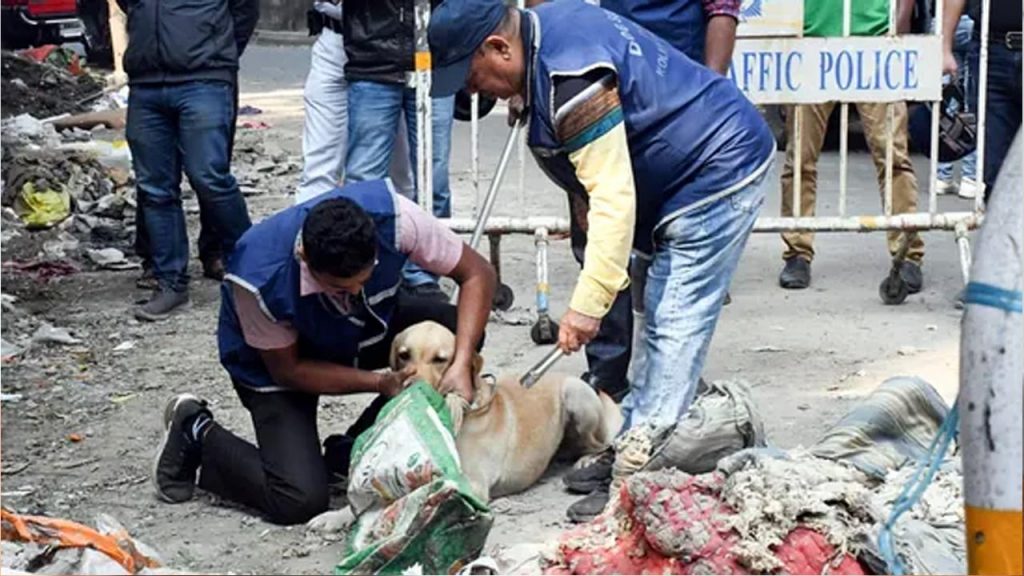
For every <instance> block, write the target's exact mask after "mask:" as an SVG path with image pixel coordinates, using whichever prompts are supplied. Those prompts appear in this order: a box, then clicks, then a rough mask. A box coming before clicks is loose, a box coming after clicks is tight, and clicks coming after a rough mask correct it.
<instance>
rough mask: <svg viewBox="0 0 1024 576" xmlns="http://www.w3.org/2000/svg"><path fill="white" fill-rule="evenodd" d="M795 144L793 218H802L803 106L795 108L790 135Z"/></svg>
mask: <svg viewBox="0 0 1024 576" xmlns="http://www.w3.org/2000/svg"><path fill="white" fill-rule="evenodd" d="M790 140H791V141H792V142H793V216H794V217H796V218H799V217H800V212H801V210H800V209H801V206H800V198H801V196H802V194H800V184H801V182H802V181H803V176H804V163H803V153H802V152H803V151H802V150H801V148H802V147H803V106H801V105H799V104H797V105H796V106H793V134H791V135H790Z"/></svg>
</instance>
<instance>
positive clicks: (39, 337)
mask: <svg viewBox="0 0 1024 576" xmlns="http://www.w3.org/2000/svg"><path fill="white" fill-rule="evenodd" d="M32 343H33V344H81V343H82V341H81V340H79V339H78V338H75V337H74V336H72V335H71V333H70V332H68V330H67V328H58V327H56V326H54V325H52V324H50V323H48V322H43V323H42V324H40V325H39V328H38V329H37V330H36V332H35V334H33V335H32Z"/></svg>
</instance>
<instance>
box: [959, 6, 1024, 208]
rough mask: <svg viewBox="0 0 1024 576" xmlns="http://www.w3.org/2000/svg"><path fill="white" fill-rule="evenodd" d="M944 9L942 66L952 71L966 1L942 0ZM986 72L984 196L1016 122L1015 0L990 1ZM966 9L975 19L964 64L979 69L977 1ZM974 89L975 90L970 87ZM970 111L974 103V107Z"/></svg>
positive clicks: (1017, 38)
mask: <svg viewBox="0 0 1024 576" xmlns="http://www.w3.org/2000/svg"><path fill="white" fill-rule="evenodd" d="M945 2H946V4H945V12H944V14H943V34H944V36H943V43H944V45H943V60H942V62H943V63H942V69H943V71H944V72H946V73H947V74H952V75H954V76H956V75H957V73H958V71H959V66H958V65H957V60H956V56H955V54H954V51H953V41H954V39H955V36H956V34H955V32H956V30H957V26H958V24H959V23H960V15H961V14H963V13H964V3H965V0H945ZM989 10H991V11H992V13H991V14H990V15H989V21H988V23H989V26H988V31H987V33H988V71H987V73H988V77H987V90H986V93H985V95H984V98H985V107H986V109H985V160H984V162H985V174H984V176H985V198H986V200H987V199H988V195H989V194H990V193H991V190H992V187H993V185H995V182H996V177H997V176H998V175H999V169H1000V168H1001V167H1002V166H1003V161H1005V160H1006V153H1007V152H1009V150H1010V144H1011V143H1013V137H1014V136H1016V134H1017V131H1018V130H1020V125H1021V93H1022V91H1021V82H1022V79H1021V46H1022V44H1024V41H1022V39H1021V28H1022V25H1021V3H1020V2H1018V1H1017V0H1004V1H1000V0H992V1H991V2H989ZM968 14H969V15H970V16H971V18H972V19H973V20H974V39H973V40H972V41H971V49H970V56H969V57H968V63H969V64H968V67H969V69H970V70H971V72H972V73H973V74H975V75H976V76H979V75H980V74H981V66H980V63H979V60H980V54H981V33H982V31H981V1H980V0H970V3H969V4H968ZM975 92H977V91H975ZM974 109H975V110H978V109H979V108H978V107H977V106H975V107H974Z"/></svg>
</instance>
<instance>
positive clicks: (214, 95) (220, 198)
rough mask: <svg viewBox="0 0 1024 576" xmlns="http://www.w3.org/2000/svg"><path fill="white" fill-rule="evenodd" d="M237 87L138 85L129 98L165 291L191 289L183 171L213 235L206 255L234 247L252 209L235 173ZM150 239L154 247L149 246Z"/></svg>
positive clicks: (144, 204) (136, 162)
mask: <svg viewBox="0 0 1024 576" xmlns="http://www.w3.org/2000/svg"><path fill="white" fill-rule="evenodd" d="M234 124H235V87H234V86H233V85H232V84H230V83H227V82H213V81H195V82H185V83H181V84H164V85H145V84H143V85H137V86H133V87H132V90H131V94H130V96H129V105H128V126H127V131H126V135H127V138H128V143H129V145H130V146H131V150H132V164H133V167H134V168H135V178H136V182H137V186H138V204H139V206H140V209H141V221H142V224H141V227H140V228H141V229H142V231H143V232H142V233H141V236H142V237H141V238H139V237H138V236H137V238H136V248H137V251H138V249H139V243H140V242H141V244H142V246H141V248H142V250H143V251H144V252H143V255H144V257H145V253H146V252H148V255H149V259H150V261H151V263H152V266H153V273H154V275H155V276H156V279H157V281H158V282H159V283H160V286H161V288H163V289H170V290H176V291H183V290H186V289H187V287H188V232H187V230H186V227H185V213H184V211H183V210H182V207H181V172H182V169H184V171H185V174H186V175H187V176H188V179H189V182H190V184H191V185H192V188H193V189H194V190H195V191H196V195H197V196H198V198H199V205H200V212H201V214H202V216H201V220H202V221H203V224H204V232H205V233H208V234H209V236H208V238H209V240H206V239H203V240H201V244H203V248H202V249H201V252H204V253H206V254H223V255H227V254H229V253H230V252H231V250H232V248H233V247H234V245H235V242H236V241H237V240H238V238H239V237H241V235H242V234H243V233H244V232H245V231H246V230H247V229H248V228H249V226H250V221H249V214H248V212H247V210H246V206H245V200H244V199H243V198H242V194H241V192H240V191H239V189H238V183H237V182H236V181H235V178H234V176H232V175H231V158H230V150H231V141H232V139H233V135H234ZM147 239H148V248H147V246H146V245H147Z"/></svg>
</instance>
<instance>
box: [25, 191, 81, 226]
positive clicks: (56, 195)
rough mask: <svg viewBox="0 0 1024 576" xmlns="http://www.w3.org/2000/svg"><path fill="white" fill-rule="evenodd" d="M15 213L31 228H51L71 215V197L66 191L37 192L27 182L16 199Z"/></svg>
mask: <svg viewBox="0 0 1024 576" xmlns="http://www.w3.org/2000/svg"><path fill="white" fill-rule="evenodd" d="M14 211H15V212H16V213H17V214H18V217H19V218H21V221H22V222H24V223H25V226H27V227H29V228H49V227H51V226H53V225H55V224H58V223H60V222H62V221H64V220H65V219H66V218H67V217H68V216H70V215H71V195H70V194H68V193H67V191H66V190H60V191H57V190H53V189H46V190H36V186H35V184H34V183H32V182H25V184H24V185H23V186H22V187H21V192H20V193H19V194H18V196H17V197H15V199H14Z"/></svg>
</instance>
